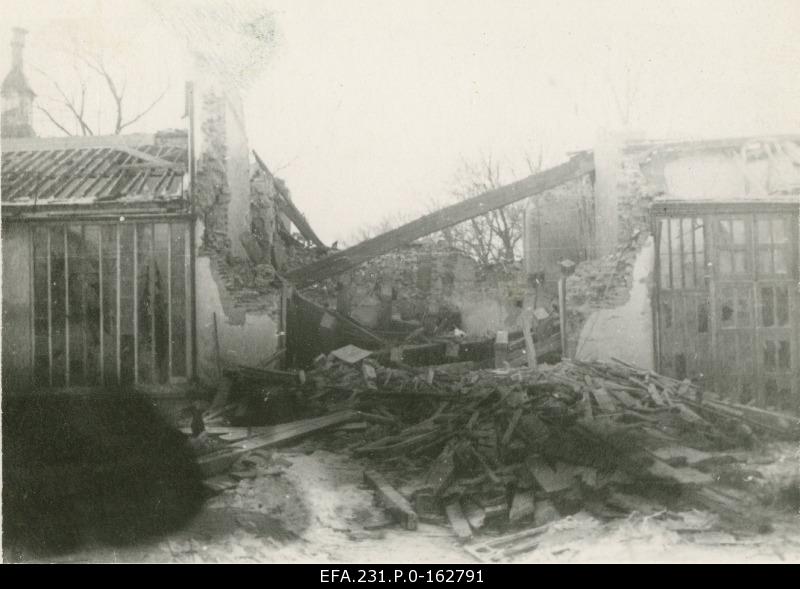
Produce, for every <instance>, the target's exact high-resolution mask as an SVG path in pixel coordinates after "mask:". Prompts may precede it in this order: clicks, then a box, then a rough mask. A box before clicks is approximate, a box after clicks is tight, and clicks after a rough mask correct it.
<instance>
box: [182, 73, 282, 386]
mask: <svg viewBox="0 0 800 589" xmlns="http://www.w3.org/2000/svg"><path fill="white" fill-rule="evenodd" d="M229 94H230V92H227V93H226V92H225V91H222V90H221V89H220V88H219V87H218V86H216V85H213V84H210V85H207V86H205V87H202V91H201V92H199V93H198V97H199V102H200V104H199V105H198V106H199V107H200V108H198V109H197V111H198V113H199V120H198V124H197V126H198V129H199V133H198V136H197V138H196V139H197V154H198V156H197V172H196V175H195V185H194V197H195V206H196V210H197V213H198V222H197V226H196V235H197V236H198V239H197V240H196V242H197V244H196V245H197V251H196V264H195V286H196V311H197V377H198V379H199V380H200V381H201V382H204V383H207V384H211V383H213V382H214V381H216V380H217V379H218V378H219V377H220V376H221V375H220V373H219V372H220V368H224V366H225V365H226V364H245V365H252V366H258V365H260V364H262V363H263V362H264V361H265V360H266V359H267V358H269V357H270V356H271V355H272V354H274V352H275V351H276V350H277V345H278V330H279V317H280V287H279V286H277V285H276V283H275V273H274V270H272V266H271V265H270V264H269V263H268V261H267V263H265V264H264V265H263V266H259V265H256V264H254V263H253V262H252V261H251V260H250V259H249V257H248V255H247V252H246V251H245V249H244V243H245V242H247V239H244V240H243V239H242V236H245V237H246V236H248V235H251V227H250V220H249V219H250V211H251V202H252V200H253V199H252V198H251V183H250V161H249V152H248V147H247V138H246V135H245V133H244V125H243V120H242V119H241V112H237V110H236V104H238V103H237V102H236V100H232V99H231V97H230V96H229ZM259 202H260V203H261V204H262V205H263V206H266V204H265V199H264V198H261V199H260V200H259ZM267 204H268V203H267Z"/></svg>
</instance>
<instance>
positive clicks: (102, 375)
mask: <svg viewBox="0 0 800 589" xmlns="http://www.w3.org/2000/svg"><path fill="white" fill-rule="evenodd" d="M98 232H99V234H98V238H97V276H98V277H97V284H98V286H99V288H98V291H97V292H98V295H97V296H98V299H99V301H98V303H99V306H100V321H99V324H100V384H101V385H103V384H105V382H106V375H105V362H106V351H105V305H104V302H105V301H104V300H103V299H104V298H105V289H104V288H103V287H104V285H103V227H102V226H100V227H98Z"/></svg>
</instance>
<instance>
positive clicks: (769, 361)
mask: <svg viewBox="0 0 800 589" xmlns="http://www.w3.org/2000/svg"><path fill="white" fill-rule="evenodd" d="M764 367H765V368H767V369H772V370H774V369H775V342H773V341H772V340H765V341H764Z"/></svg>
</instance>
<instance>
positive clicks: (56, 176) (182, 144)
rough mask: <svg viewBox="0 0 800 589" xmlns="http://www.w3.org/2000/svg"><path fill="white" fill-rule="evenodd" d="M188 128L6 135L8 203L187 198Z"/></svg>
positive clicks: (3, 191) (2, 188) (0, 186)
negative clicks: (160, 132) (104, 133)
mask: <svg viewBox="0 0 800 589" xmlns="http://www.w3.org/2000/svg"><path fill="white" fill-rule="evenodd" d="M185 137H186V136H185V134H181V133H177V134H176V133H171V134H170V135H169V136H168V138H166V139H165V138H164V136H162V135H158V134H157V135H127V136H119V135H113V136H106V137H67V138H56V139H53V138H47V139H44V138H42V139H39V138H33V139H4V140H3V142H2V178H0V182H1V183H0V195H2V203H3V205H4V206H7V205H31V204H39V205H45V204H48V205H52V204H70V205H91V204H94V203H98V202H105V201H114V202H119V203H125V202H142V201H153V202H159V201H175V200H180V199H182V198H184V183H185V182H184V181H185V177H186V168H187V161H188V159H187V153H188V149H187V143H186V141H185Z"/></svg>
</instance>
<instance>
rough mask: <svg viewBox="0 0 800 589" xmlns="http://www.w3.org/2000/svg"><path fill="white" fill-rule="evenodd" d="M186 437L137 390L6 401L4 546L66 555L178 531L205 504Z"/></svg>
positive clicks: (4, 427) (200, 477) (4, 434)
mask: <svg viewBox="0 0 800 589" xmlns="http://www.w3.org/2000/svg"><path fill="white" fill-rule="evenodd" d="M204 499H205V492H204V488H203V486H202V473H201V471H200V469H199V467H198V466H197V464H196V462H195V458H194V454H193V453H192V451H191V449H190V448H189V447H188V445H187V444H186V438H185V436H184V435H183V434H181V433H180V432H179V431H177V430H176V429H175V428H174V427H173V426H172V425H170V424H169V423H168V422H167V421H166V420H165V419H163V418H162V417H161V415H160V414H159V413H158V412H157V410H156V409H155V407H154V406H153V404H152V402H151V401H150V400H148V399H147V398H146V397H142V396H139V395H134V394H130V393H121V392H114V393H113V394H112V393H105V394H91V395H74V394H35V395H30V396H16V395H14V396H12V395H5V396H4V398H3V524H4V526H3V544H4V546H5V547H6V549H7V550H9V549H10V552H11V553H12V554H14V553H17V552H19V551H25V552H31V551H32V552H33V553H34V554H52V553H58V552H65V551H69V550H72V549H75V548H77V547H79V546H80V545H81V544H82V543H83V542H84V541H86V540H92V541H99V542H103V543H108V544H132V543H136V542H139V541H142V540H145V539H147V538H151V537H153V536H156V535H159V534H163V533H166V532H169V531H172V530H175V529H177V528H179V527H180V526H182V525H183V524H185V523H186V522H188V521H189V520H190V519H191V518H192V516H194V515H195V514H196V513H197V511H198V510H199V509H200V507H201V506H202V504H203V502H204Z"/></svg>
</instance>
